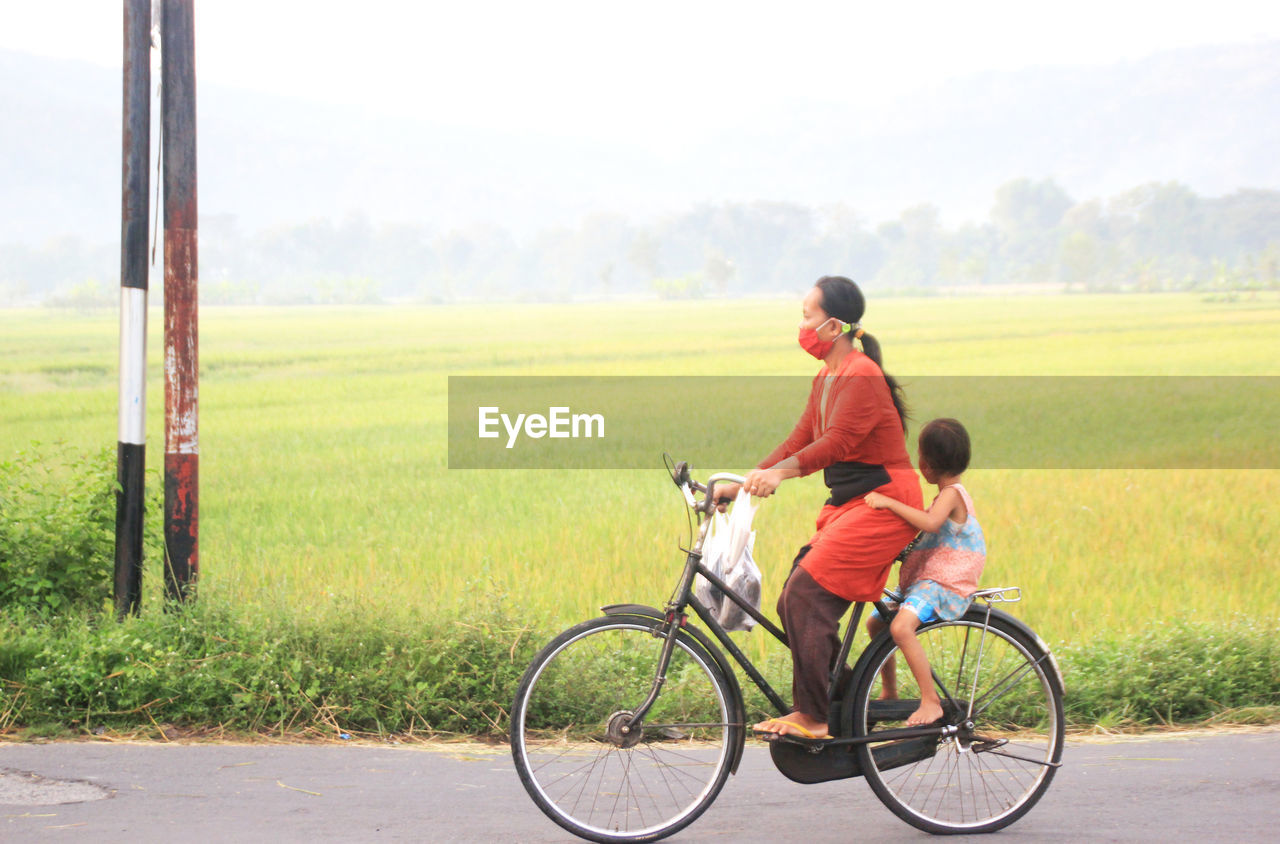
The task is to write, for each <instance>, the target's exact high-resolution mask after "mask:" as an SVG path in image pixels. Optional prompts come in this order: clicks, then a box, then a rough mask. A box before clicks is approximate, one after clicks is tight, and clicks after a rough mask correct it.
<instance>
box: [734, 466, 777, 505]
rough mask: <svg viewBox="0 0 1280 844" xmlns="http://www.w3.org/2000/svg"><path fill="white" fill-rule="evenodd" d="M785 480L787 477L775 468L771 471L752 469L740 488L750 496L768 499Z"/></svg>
mask: <svg viewBox="0 0 1280 844" xmlns="http://www.w3.org/2000/svg"><path fill="white" fill-rule="evenodd" d="M786 478H787V476H786V475H785V474H783V472H782V471H781V470H780V469H778V468H777V467H774V468H772V469H752V470H751V471H750V472H748V473H747V477H746V479H745V480H744V481H743V482H742V487H743V489H745V490H746V491H747V492H749V493H751V494H752V495H755V496H758V497H760V498H768V497H769V496H770V495H773V491H774V490H776V489H777V488H778V486H779V485H780V484H781V483H782V482H783V481H784V480H786Z"/></svg>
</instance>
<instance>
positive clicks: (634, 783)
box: [511, 458, 1063, 842]
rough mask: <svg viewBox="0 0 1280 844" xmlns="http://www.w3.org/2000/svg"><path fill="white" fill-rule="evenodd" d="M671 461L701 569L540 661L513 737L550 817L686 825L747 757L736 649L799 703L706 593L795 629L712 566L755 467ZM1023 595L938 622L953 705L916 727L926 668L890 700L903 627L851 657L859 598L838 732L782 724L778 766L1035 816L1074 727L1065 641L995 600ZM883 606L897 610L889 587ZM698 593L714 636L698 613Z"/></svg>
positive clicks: (941, 669) (972, 816) (619, 827)
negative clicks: (732, 633)
mask: <svg viewBox="0 0 1280 844" xmlns="http://www.w3.org/2000/svg"><path fill="white" fill-rule="evenodd" d="M667 468H668V470H669V471H670V472H671V475H672V480H674V481H675V483H676V485H677V486H678V487H680V489H681V491H682V492H683V494H684V498H685V501H686V503H687V504H688V506H689V508H690V509H691V510H692V511H693V513H695V514H696V515H697V520H698V532H697V537H696V540H695V541H694V542H692V543H691V547H690V548H687V549H682V550H684V551H685V552H686V557H685V564H684V569H683V571H682V573H681V575H680V580H679V581H678V583H677V586H676V588H675V591H674V592H673V594H672V597H671V599H670V601H669V602H668V603H667V605H666V607H665V609H662V610H659V609H657V608H655V607H650V606H645V605H642V604H612V605H610V606H606V607H603V608H602V611H603V613H604V614H603V615H602V616H601V617H599V618H594V619H591V620H589V621H585V622H582V623H581V624H578V625H575V626H574V627H571V628H569V629H568V630H565V631H564V632H563V633H561V634H560V635H559V636H557V637H555V638H554V639H553V640H552V641H551V642H550V643H548V644H547V645H546V646H545V647H544V648H543V649H542V650H541V651H540V652H539V653H538V655H537V656H536V657H535V658H534V660H533V662H532V663H531V664H530V665H529V668H528V670H527V671H526V672H525V674H524V677H523V679H522V680H521V682H520V685H519V687H518V689H517V691H516V696H515V700H514V703H513V705H512V708H511V753H512V756H513V758H514V760H515V766H516V770H517V771H518V773H519V775H520V780H521V782H522V783H523V784H524V787H525V789H526V790H527V791H528V793H529V795H530V796H531V797H532V798H533V800H534V802H535V803H536V804H537V805H538V807H539V808H540V809H541V810H542V811H543V812H544V813H545V814H546V815H547V816H548V817H549V818H551V820H553V821H555V822H556V823H557V824H559V825H560V826H561V827H563V828H564V829H566V830H568V831H570V832H572V833H574V834H575V835H577V836H579V837H581V838H585V839H588V840H591V841H600V842H639V841H655V840H657V839H659V838H663V837H665V836H668V835H671V834H672V833H675V832H677V831H678V830H680V829H683V828H684V827H686V826H688V825H689V824H690V823H692V822H693V821H694V820H695V819H697V818H698V816H699V815H701V814H702V813H703V812H704V811H706V809H707V808H708V807H709V806H710V805H711V804H712V802H713V801H714V800H715V799H716V797H717V795H718V794H719V793H720V790H721V788H723V786H724V784H725V782H726V780H727V779H728V777H729V774H730V773H736V771H737V768H738V764H739V762H740V761H741V759H742V754H743V749H744V746H745V743H746V733H747V718H746V706H745V702H744V699H743V694H742V688H741V686H740V685H739V683H738V679H737V675H736V673H735V672H734V670H733V668H732V666H731V664H730V663H729V660H728V659H727V658H726V656H725V651H727V652H728V654H729V655H730V656H731V657H732V658H733V661H734V662H736V663H737V664H738V667H739V668H740V669H741V670H742V672H743V673H744V674H745V675H746V676H747V677H748V678H749V679H750V680H751V681H752V682H753V683H754V684H755V685H756V687H757V688H759V689H760V691H761V692H762V693H763V695H764V696H765V698H767V700H768V701H769V704H770V705H771V706H772V707H774V708H775V709H776V710H777V713H778V714H779V715H783V714H786V713H787V712H789V711H790V707H789V706H787V704H786V702H785V701H784V700H783V699H782V698H781V696H780V695H779V694H778V692H777V691H775V690H774V689H773V687H772V686H771V685H770V684H769V683H768V681H767V680H766V679H765V678H764V676H763V675H762V674H761V672H760V670H759V669H758V668H757V667H756V666H755V665H754V664H752V662H751V660H750V659H748V657H747V656H746V655H745V654H744V653H743V652H742V650H741V649H740V648H739V647H738V646H737V644H736V643H735V642H734V641H733V639H731V638H730V637H729V635H728V634H727V633H726V632H725V630H724V628H723V627H722V626H721V625H720V624H719V623H718V622H717V620H716V618H715V617H714V616H713V615H712V614H711V613H710V612H709V611H708V609H707V607H706V606H704V605H703V604H702V603H701V602H700V601H699V600H698V599H697V597H696V596H695V594H694V583H695V576H696V575H701V576H702V577H705V578H706V579H707V580H708V581H709V582H710V583H711V584H712V585H713V586H715V587H716V588H718V589H720V590H722V591H723V592H724V595H725V598H726V599H727V600H731V601H733V602H734V603H736V604H738V606H740V607H742V608H743V609H744V610H745V611H746V612H747V613H748V614H749V615H750V616H751V617H752V618H753V619H754V620H755V621H756V623H757V624H758V625H759V626H760V627H761V628H763V629H764V630H765V631H767V632H768V633H769V634H770V635H772V636H773V637H774V638H776V639H778V640H779V641H780V642H782V643H783V644H784V645H786V644H787V637H786V633H785V632H784V631H782V630H780V629H779V628H778V627H777V626H776V625H774V624H773V623H772V622H771V621H769V620H768V619H767V618H765V617H764V616H763V615H762V614H761V613H760V611H759V610H758V609H756V608H755V607H754V606H751V605H750V604H749V603H748V602H747V601H745V600H744V599H743V598H742V597H741V596H740V595H738V594H737V593H735V592H734V591H733V590H732V589H730V588H729V587H728V585H727V584H725V583H724V582H723V581H722V580H721V579H720V578H718V577H716V576H715V575H714V574H713V573H712V572H710V571H708V570H707V569H706V568H704V567H703V565H702V559H701V557H702V555H701V549H702V545H703V541H704V540H705V539H706V536H707V531H708V526H709V524H710V522H711V518H710V517H711V515H712V513H713V512H714V510H715V507H716V496H715V486H716V484H717V483H721V482H726V481H729V482H737V483H741V481H742V478H741V477H739V476H737V475H733V474H730V473H725V472H722V473H717V474H714V475H712V476H711V477H710V478H709V479H708V481H707V483H706V485H703V484H700V483H698V482H696V481H694V480H693V479H692V478H691V477H690V474H689V468H688V466H687V464H685V463H683V462H681V463H676V464H673V463H672V462H671V461H670V458H668V462H667ZM695 493H697V494H701V495H702V498H701V499H698V498H697V496H696V495H695ZM691 533H692V526H691ZM904 554H905V551H904ZM900 559H901V555H900ZM886 595H889V596H890V597H896V596H894V595H893V593H891V592H889V590H886ZM1020 598H1021V592H1020V590H1019V589H1018V587H1002V588H995V589H983V590H980V591H979V592H978V593H976V595H975V596H974V603H973V605H972V606H971V607H970V608H969V610H968V611H967V612H966V613H965V614H964V615H963V616H961V617H960V618H957V619H955V620H952V621H945V622H932V623H929V624H924V625H921V627H920V628H919V630H918V634H917V635H918V637H919V639H920V642H921V644H922V645H923V646H924V648H925V651H926V653H927V654H928V656H929V661H930V665H931V667H932V670H933V680H934V683H935V686H936V688H937V689H938V693H939V696H940V697H941V699H942V702H943V710H944V713H945V714H944V717H943V719H941V722H940V723H939V722H935V723H933V724H930V725H924V726H913V727H905V726H901V723H902V722H903V721H905V720H906V718H907V717H908V716H909V715H910V714H911V713H912V712H913V711H914V710H915V708H916V707H917V705H918V703H919V701H918V699H912V697H911V692H912V690H913V689H914V688H915V685H914V680H913V679H912V678H911V676H910V672H909V671H899V672H898V675H899V679H898V693H899V696H898V698H897V699H894V700H880V699H879V697H880V691H881V669H882V668H883V667H884V666H885V664H886V663H887V662H888V661H889V660H890V659H891V658H893V657H894V656H895V654H896V652H897V646H896V645H895V644H894V641H893V639H892V637H891V636H890V635H889V632H888V630H887V629H886V630H884V631H883V632H881V633H880V634H879V635H878V636H876V637H875V638H874V639H872V641H871V642H870V643H869V644H867V645H866V647H865V648H864V649H863V651H862V652H861V655H860V656H859V657H858V660H857V662H856V663H855V664H854V666H853V668H852V669H849V668H848V666H847V660H848V658H849V655H850V653H851V651H852V645H853V640H854V637H855V635H856V633H857V631H858V628H859V625H860V621H861V618H862V612H863V610H864V608H865V604H864V603H855V604H854V606H853V608H852V611H851V613H850V616H849V621H848V623H847V625H846V627H845V632H844V635H843V638H842V641H841V647H840V651H839V656H838V658H837V660H836V662H835V666H836V667H835V668H833V669H832V671H831V675H830V686H829V690H830V695H831V702H832V703H831V724H830V730H831V734H832V737H831V738H824V739H802V738H796V737H792V736H778V737H777V738H775V739H774V740H772V741H770V757H771V759H772V761H773V763H774V765H775V766H776V767H777V768H778V770H779V771H781V772H782V774H783V775H784V776H786V777H788V778H789V779H791V780H794V781H796V782H800V783H817V782H825V781H829V780H835V779H843V778H848V777H856V776H865V777H866V779H867V782H868V783H869V784H870V786H871V789H872V791H874V792H875V794H876V796H877V797H878V798H879V799H880V800H881V802H883V803H884V804H885V806H887V807H888V808H889V809H890V810H891V811H892V812H893V813H894V814H895V815H897V816H898V817H899V818H901V819H902V820H904V821H906V822H907V823H909V824H911V825H912V826H914V827H917V828H919V829H922V830H924V831H926V832H930V833H934V834H951V833H979V832H993V831H995V830H998V829H1002V828H1004V827H1006V826H1008V825H1009V824H1011V823H1013V822H1014V821H1016V820H1018V818H1020V817H1022V816H1023V815H1024V814H1025V813H1026V812H1027V811H1029V810H1030V809H1031V807H1032V806H1034V805H1035V803H1036V802H1037V801H1038V800H1039V799H1040V797H1041V796H1042V795H1043V794H1044V793H1045V791H1046V790H1047V789H1048V787H1049V784H1050V782H1051V781H1052V779H1053V776H1054V773H1055V772H1056V771H1057V769H1058V767H1059V766H1060V765H1061V757H1062V743H1063V711H1062V695H1063V681H1062V675H1061V672H1060V671H1059V669H1058V666H1057V663H1056V661H1055V660H1054V658H1053V655H1052V654H1051V653H1050V651H1049V648H1048V647H1047V646H1046V645H1045V644H1044V643H1043V642H1042V641H1041V640H1040V638H1039V637H1038V636H1036V634H1035V633H1034V632H1033V631H1032V630H1031V629H1030V628H1028V627H1027V626H1026V625H1025V624H1023V623H1022V622H1021V621H1019V620H1018V619H1016V618H1014V617H1013V616H1011V615H1008V614H1007V613H1004V612H1002V611H1000V610H998V609H996V608H995V607H993V604H997V603H1003V602H1013V601H1017V600H1019V599H1020ZM875 607H876V608H877V609H878V611H879V612H880V614H881V617H882V618H884V619H885V620H886V621H888V620H890V619H891V618H892V615H893V610H892V609H890V607H889V606H888V605H887V604H886V603H885V602H884V601H883V600H881V601H877V602H875ZM689 609H692V611H693V614H694V615H695V616H697V618H698V619H700V620H701V621H702V624H703V625H704V626H705V627H706V628H707V629H708V630H710V632H711V635H712V636H713V637H714V641H713V639H712V638H711V637H709V636H708V635H707V633H706V632H704V631H703V630H701V629H699V628H698V627H696V626H693V625H690V624H689V623H688V621H689V617H688V613H687V612H686V610H689ZM886 626H887V625H886ZM717 645H718V646H717ZM721 648H723V650H721ZM917 697H918V690H917ZM895 724H896V725H898V726H895Z"/></svg>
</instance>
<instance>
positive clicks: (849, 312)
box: [813, 275, 907, 431]
mask: <svg viewBox="0 0 1280 844" xmlns="http://www.w3.org/2000/svg"><path fill="white" fill-rule="evenodd" d="M813 286H814V287H816V288H818V289H819V290H821V291H822V312H823V313H825V314H826V315H827V316H833V317H835V318H836V319H838V320H840V321H841V322H847V323H850V324H853V323H858V322H861V321H862V315H863V313H865V312H866V309H867V300H866V299H865V298H863V296H862V291H861V290H859V289H858V285H856V284H854V283H853V281H852V280H851V279H847V278H845V277H844V276H842V275H824V276H823V277H822V278H820V279H818V280H817V282H815V283H814V285H813ZM862 352H863V354H865V355H866V356H867V357H869V358H871V359H872V360H873V361H875V362H876V366H878V367H880V371H881V372H882V373H884V380H885V383H887V384H888V385H889V396H890V397H891V398H892V399H893V406H894V409H895V410H897V411H898V420H899V421H900V422H902V430H904V431H905V430H907V400H906V396H905V394H904V393H903V391H902V385H901V384H899V383H898V382H897V381H896V380H895V379H894V377H893V376H892V375H890V374H889V373H887V372H885V371H884V361H883V360H882V359H881V357H880V344H879V343H878V342H877V341H876V338H874V337H872V336H871V334H870V333H868V332H867V331H865V330H864V331H863V332H862Z"/></svg>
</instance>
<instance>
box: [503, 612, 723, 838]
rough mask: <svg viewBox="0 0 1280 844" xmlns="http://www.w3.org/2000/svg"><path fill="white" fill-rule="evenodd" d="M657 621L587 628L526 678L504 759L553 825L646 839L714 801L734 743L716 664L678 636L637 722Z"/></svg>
mask: <svg viewBox="0 0 1280 844" xmlns="http://www.w3.org/2000/svg"><path fill="white" fill-rule="evenodd" d="M663 627H664V625H663V623H662V622H661V621H659V620H656V619H648V618H643V617H638V616H627V617H615V616H610V617H605V618H598V619H593V620H591V621H587V622H584V623H582V624H579V625H577V626H576V627H572V628H570V629H569V630H566V631H565V632H564V633H561V634H560V635H559V636H558V637H556V638H555V639H554V640H552V642H551V643H550V644H548V645H547V646H546V647H545V648H543V650H542V652H541V653H539V654H538V656H537V657H535V658H534V661H533V663H532V664H531V665H530V666H529V669H528V670H527V671H526V672H525V675H524V679H523V680H522V681H521V682H520V687H519V689H518V690H517V692H516V698H515V702H514V704H513V705H512V709H511V754H512V757H513V758H514V759H515V765H516V770H517V771H518V772H519V774H520V780H521V782H523V783H524V786H525V789H526V790H527V791H528V792H529V795H530V796H531V797H532V798H533V800H534V802H535V803H537V804H538V807H539V808H540V809H542V811H543V812H544V813H545V814H546V815H547V816H548V817H550V818H551V819H552V820H553V821H555V822H556V823H558V824H560V826H562V827H564V828H565V829H567V830H569V831H570V832H572V833H574V834H575V835H578V836H580V837H582V838H586V839H589V840H592V841H604V842H624V841H625V842H630V841H654V840H657V839H659V838H662V837H664V836H667V835H670V834H671V833H673V832H676V831H677V830H679V829H682V828H683V827H685V826H687V825H688V824H690V823H692V822H693V820H694V819H695V818H697V817H698V816H699V815H700V814H702V812H704V811H705V810H706V808H707V807H708V806H710V805H711V803H712V801H714V800H715V798H716V795H717V794H719V792H720V789H721V787H723V785H724V782H725V780H726V778H727V777H728V776H729V771H730V768H731V766H732V762H733V757H734V750H735V748H736V746H737V745H738V744H740V743H741V742H742V736H743V733H742V729H743V727H742V724H740V723H733V722H734V720H735V719H734V717H733V713H734V712H736V711H738V706H737V701H736V700H735V699H734V697H733V693H732V692H731V691H730V687H729V686H728V684H727V683H726V682H725V680H724V678H723V676H722V675H721V673H720V671H719V669H718V668H717V667H716V664H715V661H714V658H713V657H712V656H711V655H710V654H709V653H708V652H707V650H706V649H705V648H704V647H703V646H702V645H701V644H700V643H699V642H698V641H697V640H696V639H694V638H693V637H692V636H690V635H689V634H688V633H686V632H684V631H680V632H679V633H678V635H677V638H676V642H675V647H674V650H673V652H672V655H671V662H670V665H669V666H668V668H667V672H666V681H665V682H664V684H663V686H662V688H661V692H660V694H659V695H658V698H657V700H656V701H655V702H654V704H653V706H652V708H651V709H650V710H649V712H648V714H647V715H646V716H645V719H644V721H643V722H642V724H640V725H637V727H638V728H637V727H633V728H631V729H630V730H629V731H627V732H623V728H624V727H625V726H626V724H627V722H628V721H629V720H630V717H631V715H632V714H634V712H635V711H636V709H637V708H638V707H639V706H640V705H641V704H642V703H643V702H644V701H645V699H646V698H647V697H648V695H649V692H650V689H651V687H652V684H653V679H654V672H655V670H656V668H657V665H658V658H659V655H660V653H661V651H662V646H663V643H664V638H663V636H664V635H665V634H663V633H662V628H663Z"/></svg>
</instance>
